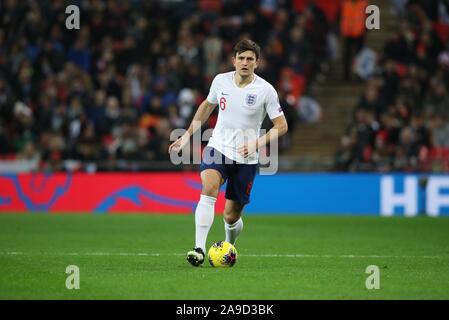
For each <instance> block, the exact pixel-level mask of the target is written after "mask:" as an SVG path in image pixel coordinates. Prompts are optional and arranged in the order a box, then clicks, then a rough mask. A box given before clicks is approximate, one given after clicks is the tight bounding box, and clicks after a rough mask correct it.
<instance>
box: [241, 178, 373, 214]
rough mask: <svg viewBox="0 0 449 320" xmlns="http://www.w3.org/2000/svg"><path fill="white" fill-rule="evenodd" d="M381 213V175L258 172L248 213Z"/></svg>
mask: <svg viewBox="0 0 449 320" xmlns="http://www.w3.org/2000/svg"><path fill="white" fill-rule="evenodd" d="M273 212H280V213H285V214H310V213H315V214H365V215H378V214H379V175H362V174H304V173H294V174H292V173H285V174H282V173H278V174H276V175H274V176H263V175H258V176H257V177H256V179H255V181H254V186H253V191H252V192H251V202H250V203H249V204H248V205H247V207H246V208H245V213H266V214H270V213H273Z"/></svg>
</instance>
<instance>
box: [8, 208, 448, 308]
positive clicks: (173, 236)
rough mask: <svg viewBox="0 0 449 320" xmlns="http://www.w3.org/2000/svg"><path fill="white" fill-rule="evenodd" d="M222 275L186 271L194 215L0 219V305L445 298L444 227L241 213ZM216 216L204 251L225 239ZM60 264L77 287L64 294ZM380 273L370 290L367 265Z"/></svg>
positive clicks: (440, 223) (442, 221)
mask: <svg viewBox="0 0 449 320" xmlns="http://www.w3.org/2000/svg"><path fill="white" fill-rule="evenodd" d="M244 224H245V227H244V229H243V232H242V234H241V235H240V238H239V240H238V242H237V245H236V247H237V250H238V253H239V259H238V261H237V263H236V265H235V266H234V267H233V268H230V269H218V268H212V267H211V266H210V265H209V264H208V262H207V261H206V262H205V264H204V265H203V266H202V267H199V268H195V267H192V266H191V265H189V264H188V263H187V262H186V261H185V253H186V252H187V251H188V250H190V249H191V248H192V246H193V239H194V217H193V215H189V216H180V215H86V214H62V215H55V214H42V213H40V214H39V213H34V214H0V271H1V272H0V299H448V298H449V219H447V218H436V219H435V218H422V217H418V218H403V217H396V218H381V217H330V216H329V217H327V216H320V217H312V216H307V217H304V216H276V215H273V216H245V217H244ZM223 238H224V229H223V219H222V217H221V216H216V217H215V221H214V225H213V227H212V229H211V232H210V234H209V238H208V245H211V244H212V243H213V242H214V241H218V240H223ZM68 265H76V266H78V267H79V270H80V289H79V290H68V289H67V288H66V285H65V283H66V278H67V277H68V276H69V275H68V274H66V273H65V271H66V267H67V266H68ZM369 265H376V266H378V267H379V270H380V289H378V290H376V289H372V290H368V289H367V288H366V287H365V282H366V279H367V277H368V276H369V274H367V273H365V270H366V268H367V266H369Z"/></svg>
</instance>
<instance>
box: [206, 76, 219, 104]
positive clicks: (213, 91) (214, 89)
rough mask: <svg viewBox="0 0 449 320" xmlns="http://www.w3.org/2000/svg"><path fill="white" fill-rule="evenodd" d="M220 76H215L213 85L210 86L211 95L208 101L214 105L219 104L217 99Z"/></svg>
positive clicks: (208, 96)
mask: <svg viewBox="0 0 449 320" xmlns="http://www.w3.org/2000/svg"><path fill="white" fill-rule="evenodd" d="M217 78H218V75H217V76H215V78H214V80H213V81H212V84H211V85H210V89H209V94H208V95H207V101H209V102H210V103H212V104H218V99H217V82H218V80H217Z"/></svg>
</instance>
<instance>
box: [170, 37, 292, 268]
mask: <svg viewBox="0 0 449 320" xmlns="http://www.w3.org/2000/svg"><path fill="white" fill-rule="evenodd" d="M259 56H260V47H259V46H258V45H257V44H256V43H255V42H253V41H251V40H242V41H240V42H238V43H237V44H236V45H235V47H234V52H233V57H232V63H233V65H234V67H235V71H231V72H227V73H222V74H218V75H217V76H215V78H214V80H213V81H212V85H211V87H210V91H209V94H208V96H207V98H206V99H205V100H204V101H203V102H202V103H201V104H200V106H199V107H198V110H197V111H196V113H195V116H194V118H193V120H192V124H191V125H190V126H189V128H188V130H187V131H186V133H185V134H184V135H183V136H182V137H180V138H179V139H178V140H176V141H175V142H173V143H172V144H171V145H170V147H169V148H168V152H169V153H170V152H171V151H175V152H180V151H181V150H182V149H183V148H184V147H185V146H186V145H187V144H188V143H189V141H190V137H191V136H192V135H193V133H194V128H195V129H197V128H199V127H200V125H195V126H194V123H195V121H196V124H198V123H201V124H203V123H204V122H205V121H207V119H208V118H209V116H210V114H211V113H212V111H213V110H214V108H215V107H216V106H217V105H219V111H218V119H217V123H216V125H215V128H214V130H213V133H212V136H211V138H210V139H209V142H208V145H207V146H206V148H205V149H204V152H203V160H202V163H201V166H200V175H201V185H202V190H201V196H200V201H199V202H198V205H197V207H196V211H195V247H194V249H193V250H192V251H189V252H188V253H187V261H188V262H189V263H190V264H192V265H194V266H199V265H200V264H202V263H203V262H204V257H205V252H206V239H207V234H208V233H209V230H210V228H211V226H212V223H213V220H214V213H215V201H216V200H217V197H218V193H219V190H220V187H221V186H222V185H223V184H224V183H225V182H226V181H227V183H228V184H227V187H226V194H225V198H226V202H225V208H224V213H223V219H224V228H225V233H226V240H225V241H227V242H229V243H232V244H233V245H234V244H235V242H236V240H237V237H238V236H239V234H240V232H241V231H242V229H243V221H242V218H241V216H242V212H243V208H244V206H245V205H246V204H247V203H248V202H249V196H250V192H251V188H252V184H253V180H254V177H255V175H256V170H257V164H258V150H259V149H260V148H261V147H263V146H264V145H266V144H267V143H269V142H270V141H274V140H275V139H278V137H280V136H282V135H284V134H285V133H286V132H287V130H288V129H287V121H286V119H285V116H284V113H283V112H282V108H281V106H280V105H279V99H278V96H277V92H276V90H275V89H274V88H273V86H272V85H271V84H269V83H268V82H267V81H265V80H264V79H262V78H261V77H259V76H258V75H256V74H255V73H254V70H255V69H256V68H257V66H258V64H259ZM266 114H268V116H269V117H270V119H271V121H272V122H273V127H272V128H271V129H270V130H269V131H268V132H267V133H266V134H265V135H263V136H260V137H259V131H260V127H261V125H262V122H263V120H264V118H265V116H266ZM242 133H243V134H242Z"/></svg>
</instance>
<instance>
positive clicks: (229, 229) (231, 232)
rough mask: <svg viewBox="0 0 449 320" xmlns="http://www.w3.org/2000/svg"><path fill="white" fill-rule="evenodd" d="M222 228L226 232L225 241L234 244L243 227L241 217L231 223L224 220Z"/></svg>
mask: <svg viewBox="0 0 449 320" xmlns="http://www.w3.org/2000/svg"><path fill="white" fill-rule="evenodd" d="M224 228H225V233H226V240H225V241H226V242H229V243H231V244H232V245H235V242H236V241H237V238H238V236H239V234H240V232H242V229H243V220H242V218H240V219H238V220H237V221H236V222H235V223H233V224H227V223H226V221H225V223H224Z"/></svg>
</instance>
